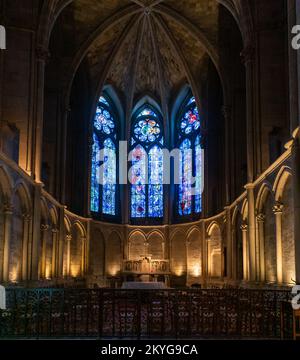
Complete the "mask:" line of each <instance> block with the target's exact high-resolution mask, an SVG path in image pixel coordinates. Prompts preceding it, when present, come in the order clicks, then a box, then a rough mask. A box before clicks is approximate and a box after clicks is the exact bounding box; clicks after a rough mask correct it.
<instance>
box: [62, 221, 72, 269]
mask: <svg viewBox="0 0 300 360" xmlns="http://www.w3.org/2000/svg"><path fill="white" fill-rule="evenodd" d="M71 239H72V235H71V221H70V219H69V218H68V216H65V217H64V247H63V276H69V275H70V256H69V255H70V241H71Z"/></svg>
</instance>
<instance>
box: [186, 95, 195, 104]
mask: <svg viewBox="0 0 300 360" xmlns="http://www.w3.org/2000/svg"><path fill="white" fill-rule="evenodd" d="M195 102H196V99H195V97H194V96H192V97H191V98H190V100H189V102H188V103H187V105H191V104H193V103H195Z"/></svg>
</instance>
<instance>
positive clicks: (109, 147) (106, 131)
mask: <svg viewBox="0 0 300 360" xmlns="http://www.w3.org/2000/svg"><path fill="white" fill-rule="evenodd" d="M101 150H102V151H101ZM100 154H101V155H102V158H101V157H100ZM116 195H117V132H116V121H115V116H114V114H113V111H112V106H111V102H110V100H109V99H108V98H107V97H106V96H101V97H100V98H99V103H98V106H97V109H96V114H95V118H94V131H93V149H92V171H91V211H92V212H94V213H101V214H104V215H111V216H114V215H116V200H117V199H116Z"/></svg>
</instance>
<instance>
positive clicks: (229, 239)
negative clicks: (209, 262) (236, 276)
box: [225, 207, 236, 279]
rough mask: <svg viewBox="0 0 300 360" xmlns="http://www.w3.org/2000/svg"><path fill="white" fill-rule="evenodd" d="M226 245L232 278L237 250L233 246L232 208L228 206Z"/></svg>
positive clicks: (228, 266) (228, 273)
mask: <svg viewBox="0 0 300 360" xmlns="http://www.w3.org/2000/svg"><path fill="white" fill-rule="evenodd" d="M225 211H226V217H225V219H226V243H227V244H226V247H227V277H228V278H229V279H231V278H232V275H233V271H232V269H233V265H232V259H236V251H235V249H233V246H232V230H231V213H230V208H229V207H226V208H225Z"/></svg>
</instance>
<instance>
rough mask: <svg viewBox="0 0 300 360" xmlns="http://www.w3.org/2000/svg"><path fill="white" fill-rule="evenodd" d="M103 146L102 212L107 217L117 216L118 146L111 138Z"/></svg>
mask: <svg viewBox="0 0 300 360" xmlns="http://www.w3.org/2000/svg"><path fill="white" fill-rule="evenodd" d="M103 146H104V149H103V150H104V151H103V182H102V185H103V186H102V212H103V214H107V215H115V214H116V209H115V207H116V183H117V178H116V174H117V159H116V146H115V144H114V143H113V141H112V140H111V139H110V138H108V139H106V140H105V141H104V143H103Z"/></svg>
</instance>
